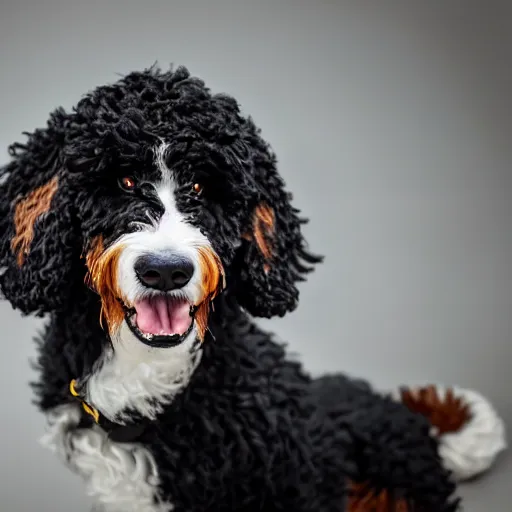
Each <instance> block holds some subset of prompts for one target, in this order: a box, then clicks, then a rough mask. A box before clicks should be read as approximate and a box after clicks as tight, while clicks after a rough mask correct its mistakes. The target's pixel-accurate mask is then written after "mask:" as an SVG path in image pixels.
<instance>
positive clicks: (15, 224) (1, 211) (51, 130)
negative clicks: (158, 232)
mask: <svg viewBox="0 0 512 512" xmlns="http://www.w3.org/2000/svg"><path fill="white" fill-rule="evenodd" d="M65 117H66V116H65V113H64V112H63V111H62V110H57V111H55V112H54V113H53V114H52V115H51V117H50V119H49V121H48V126H47V127H46V128H45V129H40V130H36V131H35V132H34V133H32V134H25V135H27V136H28V141H27V143H26V144H20V143H16V144H13V145H11V146H10V147H9V154H10V156H11V161H10V162H9V163H8V164H7V165H6V166H4V167H3V168H1V169H0V180H1V181H0V265H1V267H2V269H3V273H2V275H1V276H0V289H1V291H2V294H3V295H4V297H5V298H6V299H7V300H9V301H10V302H11V304H12V305H13V307H14V308H16V309H19V310H20V311H22V312H23V313H24V314H29V313H35V314H37V315H42V314H44V313H48V312H50V311H55V310H57V309H59V308H60V307H62V306H63V305H64V304H66V302H67V299H68V298H69V292H70V290H71V287H72V284H73V280H72V269H73V268H74V265H75V262H76V261H79V257H80V254H79V253H78V255H77V254H76V253H77V251H80V249H79V245H78V244H77V243H76V235H75V230H74V229H73V216H72V211H71V210H72V200H71V198H70V197H69V189H68V187H67V184H66V173H65V168H64V162H63V161H62V158H63V157H62V154H61V148H62V145H63V140H64V121H65Z"/></svg>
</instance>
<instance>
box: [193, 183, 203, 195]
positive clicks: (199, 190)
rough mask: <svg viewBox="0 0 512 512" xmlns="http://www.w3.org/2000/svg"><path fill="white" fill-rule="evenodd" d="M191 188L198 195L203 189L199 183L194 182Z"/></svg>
mask: <svg viewBox="0 0 512 512" xmlns="http://www.w3.org/2000/svg"><path fill="white" fill-rule="evenodd" d="M192 189H193V190H194V192H195V193H196V194H198V195H199V194H200V193H201V192H202V191H203V185H201V184H200V183H194V186H193V187H192Z"/></svg>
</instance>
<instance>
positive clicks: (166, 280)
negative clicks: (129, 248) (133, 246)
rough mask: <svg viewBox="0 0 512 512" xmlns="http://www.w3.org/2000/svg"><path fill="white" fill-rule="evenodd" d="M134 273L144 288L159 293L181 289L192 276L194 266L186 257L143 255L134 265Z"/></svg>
mask: <svg viewBox="0 0 512 512" xmlns="http://www.w3.org/2000/svg"><path fill="white" fill-rule="evenodd" d="M135 272H136V274H137V276H138V278H139V279H140V281H141V282H142V284H143V285H144V286H147V287H148V288H154V289H156V290H160V291H165V292H167V291H171V290H176V289H179V288H183V287H184V286H185V285H186V284H187V283H188V282H189V281H190V279H191V278H192V275H193V274H194V264H193V263H192V262H191V261H190V260H189V259H188V258H186V257H184V256H181V255H176V254H171V255H166V256H162V255H145V256H141V257H140V258H139V259H138V260H137V261H136V263H135Z"/></svg>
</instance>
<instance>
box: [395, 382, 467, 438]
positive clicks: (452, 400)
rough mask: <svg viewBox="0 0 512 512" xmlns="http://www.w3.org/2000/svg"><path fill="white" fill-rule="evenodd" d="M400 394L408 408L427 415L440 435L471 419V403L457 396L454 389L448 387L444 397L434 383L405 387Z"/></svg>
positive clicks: (455, 430)
mask: <svg viewBox="0 0 512 512" xmlns="http://www.w3.org/2000/svg"><path fill="white" fill-rule="evenodd" d="M400 395H401V399H402V402H403V403H404V405H406V406H407V408H408V409H410V410H411V411H413V412H416V413H419V414H422V415H423V416H426V417H427V418H428V420H429V421H430V423H431V424H432V425H433V426H434V427H437V431H438V433H439V435H443V434H446V433H447V432H457V431H458V430H460V429H461V428H462V427H463V426H464V425H465V424H466V423H467V422H468V421H469V420H470V419H471V410H470V407H469V405H468V404H466V403H464V400H463V399H462V398H457V397H456V396H455V393H454V392H453V390H452V389H448V390H447V391H446V394H445V396H444V397H441V396H439V393H438V391H437V389H436V387H435V386H434V385H430V386H426V387H424V388H418V389H407V388H404V389H402V390H401V392H400Z"/></svg>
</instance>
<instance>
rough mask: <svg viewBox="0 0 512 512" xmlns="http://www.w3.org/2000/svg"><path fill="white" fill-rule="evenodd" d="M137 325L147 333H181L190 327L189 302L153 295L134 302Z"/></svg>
mask: <svg viewBox="0 0 512 512" xmlns="http://www.w3.org/2000/svg"><path fill="white" fill-rule="evenodd" d="M135 310H136V311H137V327H138V328H139V329H140V330H141V331H142V332H144V333H147V334H167V335H168V334H183V333H185V332H186V331H187V329H188V328H189V327H190V324H191V322H192V318H191V317H190V313H189V312H190V304H188V302H186V301H177V300H175V299H174V300H171V299H169V298H168V297H154V298H151V299H145V300H141V301H138V302H136V303H135Z"/></svg>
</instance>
